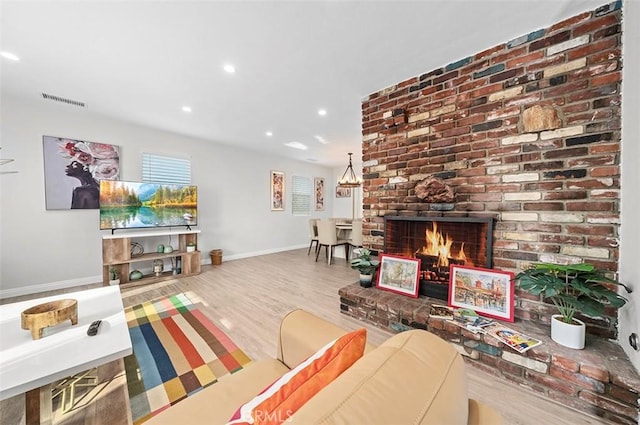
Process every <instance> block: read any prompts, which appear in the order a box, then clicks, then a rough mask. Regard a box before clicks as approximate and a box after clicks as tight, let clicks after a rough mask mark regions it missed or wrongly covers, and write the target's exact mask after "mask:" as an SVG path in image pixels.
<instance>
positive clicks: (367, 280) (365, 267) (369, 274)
mask: <svg viewBox="0 0 640 425" xmlns="http://www.w3.org/2000/svg"><path fill="white" fill-rule="evenodd" d="M379 264H380V262H379V261H378V260H372V259H371V251H370V250H368V249H367V248H360V251H359V252H358V257H356V258H354V259H353V260H351V268H352V269H354V270H358V271H359V272H360V285H361V286H364V287H365V288H368V287H370V286H371V282H372V280H373V274H374V273H375V271H376V269H377V268H378V265H379Z"/></svg>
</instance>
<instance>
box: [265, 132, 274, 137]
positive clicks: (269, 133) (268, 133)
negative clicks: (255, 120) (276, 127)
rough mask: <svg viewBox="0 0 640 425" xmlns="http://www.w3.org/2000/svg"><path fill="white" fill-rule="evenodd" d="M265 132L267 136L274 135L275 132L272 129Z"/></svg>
mask: <svg viewBox="0 0 640 425" xmlns="http://www.w3.org/2000/svg"><path fill="white" fill-rule="evenodd" d="M264 134H266V135H267V137H271V136H273V133H272V132H270V131H267V132H266V133H264Z"/></svg>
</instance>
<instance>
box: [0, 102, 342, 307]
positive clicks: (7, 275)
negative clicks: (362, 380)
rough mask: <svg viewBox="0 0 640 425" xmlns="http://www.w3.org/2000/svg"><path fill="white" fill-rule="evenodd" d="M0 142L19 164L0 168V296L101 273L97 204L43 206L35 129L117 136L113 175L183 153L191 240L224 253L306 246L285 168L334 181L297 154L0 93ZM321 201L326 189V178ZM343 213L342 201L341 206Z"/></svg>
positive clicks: (110, 139)
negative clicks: (277, 182) (282, 183)
mask: <svg viewBox="0 0 640 425" xmlns="http://www.w3.org/2000/svg"><path fill="white" fill-rule="evenodd" d="M1 107H2V110H1V120H0V122H1V123H2V128H1V130H0V142H1V143H2V150H1V151H0V153H1V154H2V157H3V158H14V159H15V162H14V163H12V164H13V165H12V168H13V169H17V170H19V173H18V174H5V175H0V218H1V222H0V298H4V297H10V296H17V295H21V294H26V293H32V292H39V291H43V290H49V289H57V288H60V287H66V286H73V285H80V284H85V283H93V282H97V281H100V280H101V279H102V268H101V265H102V263H101V261H102V251H101V234H102V233H103V232H101V231H100V230H99V229H98V210H64V211H47V210H46V209H45V193H44V172H43V153H42V136H43V135H49V136H57V137H68V138H72V139H80V140H87V141H92V142H102V143H109V144H115V145H119V146H120V147H121V166H122V173H121V179H122V180H133V181H139V180H140V179H141V174H140V157H141V153H142V152H154V153H166V154H179V155H185V154H186V155H189V156H190V157H191V161H192V182H193V184H196V185H198V197H199V205H198V207H199V209H198V226H197V228H199V229H200V230H201V231H202V233H201V235H200V239H199V249H200V250H201V251H203V260H205V262H206V261H208V260H209V257H208V252H209V250H211V249H213V248H220V249H223V258H224V260H225V261H227V260H230V259H236V258H242V257H248V256H253V255H259V254H263V253H271V252H277V251H283V250H288V249H292V248H298V247H305V246H307V245H308V217H296V216H293V215H292V214H291V192H290V188H291V177H292V175H294V174H295V175H301V176H307V177H310V178H313V177H324V178H325V181H326V182H334V181H336V177H335V176H334V170H333V169H331V168H327V167H322V166H318V165H314V164H309V163H305V162H298V161H293V160H289V159H286V158H280V157H276V156H270V155H266V154H264V153H258V152H252V151H246V150H240V149H236V148H233V147H231V146H227V145H221V144H214V143H210V142H207V141H203V140H198V139H193V138H189V137H184V136H181V135H176V134H171V133H166V132H161V131H157V130H154V129H150V128H144V127H140V126H136V125H132V124H128V123H123V122H121V121H114V120H111V119H108V118H105V117H98V116H93V115H92V114H91V113H90V110H88V111H87V110H83V109H80V108H77V107H74V106H67V105H58V104H55V103H51V102H46V101H41V100H39V99H38V100H34V101H32V102H25V101H18V100H16V99H10V98H6V97H5V98H3V99H2V105H1ZM270 170H280V171H284V172H285V175H286V196H287V202H286V210H285V211H284V212H272V211H270V207H269V171H270ZM326 186H327V193H326V195H325V210H324V211H318V212H316V211H312V216H314V217H330V216H333V215H346V214H344V212H343V211H342V207H340V208H338V212H337V214H336V213H334V211H333V205H334V201H335V193H334V192H333V191H332V189H331V187H332V185H331V184H327V185H326ZM348 211H349V214H350V211H351V209H350V207H349V210H348Z"/></svg>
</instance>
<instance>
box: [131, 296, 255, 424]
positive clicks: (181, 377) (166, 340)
mask: <svg viewBox="0 0 640 425" xmlns="http://www.w3.org/2000/svg"><path fill="white" fill-rule="evenodd" d="M125 312H126V316H127V323H128V325H129V333H130V334H131V341H132V343H133V354H132V355H130V356H128V357H126V358H125V359H124V362H125V368H126V374H127V386H128V390H129V399H130V403H131V413H132V416H133V423H134V424H140V423H143V422H144V421H146V420H147V419H149V418H150V417H152V416H154V415H155V414H157V413H159V412H161V411H162V410H164V409H167V408H168V407H170V406H171V405H173V404H175V403H178V402H179V401H180V400H183V399H185V398H186V397H188V396H190V395H192V394H194V393H196V392H198V391H200V390H201V389H202V388H204V387H206V386H209V385H211V384H213V383H215V382H216V381H217V379H218V378H220V377H221V376H223V375H226V374H229V373H234V372H236V371H238V370H240V369H242V367H243V366H244V365H246V364H247V363H249V362H250V361H251V360H250V359H249V358H248V357H247V356H246V355H245V354H244V353H243V352H242V350H240V349H239V348H238V347H237V346H236V345H235V344H234V343H233V342H232V341H231V340H230V339H229V337H228V336H227V335H225V334H224V333H223V332H222V331H221V330H220V329H218V328H217V327H216V326H215V325H214V324H213V323H211V321H210V320H209V319H207V317H206V316H204V315H203V314H202V312H201V311H200V310H198V308H197V305H196V304H193V303H192V302H191V300H190V299H189V298H188V297H187V295H186V294H184V293H182V294H177V295H173V296H170V297H164V298H160V299H157V300H154V301H149V302H146V303H143V304H138V305H135V306H133V307H129V308H127V309H126V310H125Z"/></svg>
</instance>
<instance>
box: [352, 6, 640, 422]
mask: <svg viewBox="0 0 640 425" xmlns="http://www.w3.org/2000/svg"><path fill="white" fill-rule="evenodd" d="M621 7H622V3H621V2H614V3H610V4H607V5H604V6H602V7H600V8H598V9H596V10H594V11H591V12H585V13H582V14H580V15H577V16H574V17H572V18H569V19H567V20H565V21H562V22H559V23H556V24H554V25H552V26H550V27H549V28H543V29H539V30H536V31H533V32H531V33H528V34H524V35H522V36H519V37H517V38H514V39H512V40H508V41H505V42H504V43H501V44H499V45H497V46H493V47H490V48H488V49H486V50H484V51H481V52H478V53H476V54H474V55H471V56H468V57H466V58H460V59H457V60H455V61H454V62H451V63H449V64H447V65H446V66H443V67H442V68H438V69H434V70H430V71H427V72H425V73H423V74H421V75H418V76H415V77H413V78H409V79H407V80H405V81H401V82H399V83H397V84H394V85H392V86H390V87H387V88H385V89H383V90H380V91H378V92H376V93H373V94H371V95H369V96H368V97H367V98H366V99H364V101H363V102H362V134H363V143H362V149H363V158H362V159H363V210H364V211H363V219H364V226H363V227H364V231H363V232H364V235H363V236H364V245H365V246H366V247H368V248H371V249H373V250H376V251H379V252H387V253H390V252H391V251H393V250H396V249H397V250H398V251H402V252H403V253H411V252H412V251H413V252H415V251H414V249H416V247H415V246H413V245H412V246H410V247H404V246H402V247H395V246H393V247H392V245H391V244H390V242H388V241H387V238H388V237H391V235H388V234H387V233H389V232H394V231H395V230H390V229H389V228H388V227H387V225H388V224H390V223H394V224H395V223H396V221H399V220H409V221H410V222H413V223H416V222H417V223H421V224H424V223H423V222H428V221H429V220H431V222H436V223H437V225H438V227H440V226H441V224H443V221H444V220H453V221H456V220H462V219H465V220H466V219H478V218H485V219H486V218H491V219H492V223H493V228H492V229H491V230H490V232H491V233H492V235H491V236H492V239H493V242H492V243H491V244H490V245H488V246H489V248H488V250H489V251H488V252H486V256H485V257H484V260H483V261H488V263H485V265H486V264H489V263H491V267H492V268H497V269H504V270H510V271H514V272H517V271H518V270H520V269H521V268H523V267H525V266H526V265H528V264H530V263H532V262H569V261H587V262H590V263H593V264H595V265H596V266H598V267H599V268H602V269H605V270H608V271H610V272H611V274H612V275H613V274H615V272H616V271H617V269H618V247H617V246H618V245H617V242H618V239H617V238H618V232H619V223H620V154H621V150H620V148H621V122H620V117H621V109H620V85H621V81H622V73H621V69H622V60H621V37H620V28H621V19H622V11H621ZM425 48H427V49H428V46H425ZM430 179H436V180H438V181H440V182H442V183H443V184H445V185H447V186H448V187H450V188H451V192H452V196H453V198H452V199H451V202H450V205H451V208H441V205H438V204H437V203H433V202H429V201H428V200H425V199H424V198H423V197H421V196H420V193H418V191H417V190H416V188H417V187H420V185H424V182H425V181H428V180H430ZM447 202H448V201H447ZM441 220H442V221H441ZM447 226H448V225H447ZM481 262H482V261H481ZM340 295H341V309H342V311H343V312H345V313H347V314H351V315H353V316H355V317H359V318H361V319H363V320H369V321H371V322H373V323H376V324H378V325H380V326H382V327H386V328H388V329H392V330H396V331H397V330H403V329H405V328H408V327H419V328H423V329H429V330H430V331H433V332H436V333H438V334H439V335H441V336H443V337H444V338H446V339H448V340H450V341H452V342H453V343H455V344H458V346H459V347H460V350H461V352H463V354H465V355H466V356H467V358H468V359H471V360H470V361H471V362H472V363H473V364H474V365H475V366H477V367H480V368H482V369H484V370H487V371H489V372H491V373H495V374H496V375H500V376H503V377H506V378H507V379H510V380H512V381H514V382H517V383H518V384H519V385H521V386H523V387H527V388H530V389H531V390H532V391H535V392H538V393H540V394H542V395H545V396H547V397H550V398H553V399H555V400H557V401H559V402H561V403H563V404H566V405H568V406H572V407H577V408H580V409H585V410H587V411H589V412H591V413H594V414H597V415H600V416H605V417H607V418H608V419H612V420H615V421H616V422H619V423H634V422H635V421H637V419H638V396H639V395H638V390H637V385H638V382H640V381H639V379H638V375H637V373H636V372H635V371H634V370H633V367H630V366H629V362H628V361H625V360H622V359H619V360H618V361H617V364H616V363H612V362H610V361H609V360H608V358H607V357H606V354H603V353H604V351H603V352H602V353H600V352H599V353H597V354H598V355H597V356H595V354H596V353H591V352H589V347H587V350H585V351H583V352H572V353H571V355H570V356H569V357H570V358H567V352H566V351H562V350H561V351H560V352H558V351H557V350H556V345H555V344H554V343H553V342H552V341H549V340H545V344H544V345H543V348H541V349H536V348H534V349H532V350H530V351H528V352H527V353H526V356H521V355H514V354H513V353H511V352H509V350H508V349H506V351H505V349H503V347H499V346H496V343H495V342H494V341H491V340H485V339H483V338H481V337H479V336H477V335H473V334H469V333H465V332H464V331H463V332H462V333H461V332H460V330H459V329H455V327H454V328H451V329H449V328H448V327H447V325H446V323H442V322H441V321H433V320H432V319H429V318H428V314H426V316H425V311H428V305H427V304H428V303H430V302H432V301H433V300H432V299H431V298H425V297H421V298H420V299H418V300H411V301H407V299H406V297H402V296H400V295H396V294H387V293H381V291H378V290H376V289H375V288H367V289H366V290H365V289H364V288H358V287H357V285H355V286H354V287H347V288H344V289H343V290H342V291H341V294H340ZM398 297H400V298H398ZM403 298H404V299H403ZM552 313H555V308H554V307H553V306H552V305H549V304H547V303H545V302H544V300H542V299H540V298H538V297H534V296H531V295H530V294H528V293H525V292H522V291H519V290H516V299H515V316H516V323H515V324H514V326H519V327H520V329H523V330H524V331H526V332H531V333H536V332H541V333H540V334H539V335H540V337H541V338H544V337H545V335H546V332H547V330H546V329H547V327H548V325H549V321H550V315H551V314H552ZM580 318H581V319H583V320H584V321H585V322H586V323H587V333H588V338H590V339H592V340H593V341H606V340H607V339H615V338H616V336H617V329H616V323H617V312H616V311H615V310H609V311H606V313H605V314H604V315H603V316H601V317H599V318H587V317H580ZM394 323H395V325H394ZM600 337H603V338H602V339H598V338H600ZM593 338H596V339H593ZM613 344H614V345H615V343H613ZM591 347H595V349H597V350H601V349H602V348H601V346H600V343H595V342H594V343H593V344H591ZM618 348H619V347H618ZM612 350H615V348H612ZM618 351H621V350H617V351H616V352H618ZM602 355H605V357H604V360H600V359H602V358H603V357H602ZM596 357H597V359H596ZM541 362H542V363H544V364H542V363H541ZM603 362H604V363H603ZM619 367H622V368H623V369H624V370H625V376H627V377H628V378H624V377H622V376H621V375H620V373H619V371H617V370H615V369H616V368H619ZM583 369H584V370H583ZM595 369H597V370H598V372H597V373H594V371H595ZM583 372H584V373H583ZM596 375H597V376H596ZM621 388H624V390H622V391H621Z"/></svg>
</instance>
